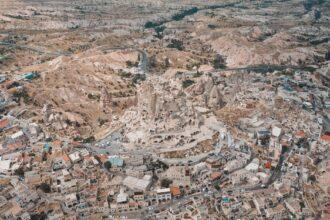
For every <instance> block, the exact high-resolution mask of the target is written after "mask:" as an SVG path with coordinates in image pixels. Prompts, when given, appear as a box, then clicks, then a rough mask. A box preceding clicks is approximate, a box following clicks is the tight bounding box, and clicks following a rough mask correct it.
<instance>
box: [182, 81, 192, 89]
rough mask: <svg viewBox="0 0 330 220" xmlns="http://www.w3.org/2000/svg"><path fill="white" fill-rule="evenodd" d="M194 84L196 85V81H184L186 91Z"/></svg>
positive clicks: (183, 85)
mask: <svg viewBox="0 0 330 220" xmlns="http://www.w3.org/2000/svg"><path fill="white" fill-rule="evenodd" d="M194 83H195V81H193V80H190V79H187V80H184V81H182V87H183V88H184V89H185V88H187V87H189V86H191V85H192V84H194Z"/></svg>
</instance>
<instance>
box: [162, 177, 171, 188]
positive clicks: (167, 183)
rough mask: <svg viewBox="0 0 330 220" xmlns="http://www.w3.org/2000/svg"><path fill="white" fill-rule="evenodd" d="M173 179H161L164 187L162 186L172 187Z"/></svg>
mask: <svg viewBox="0 0 330 220" xmlns="http://www.w3.org/2000/svg"><path fill="white" fill-rule="evenodd" d="M172 182H173V181H172V180H170V179H162V180H161V181H160V186H161V187H162V188H168V187H170V185H171V184H172Z"/></svg>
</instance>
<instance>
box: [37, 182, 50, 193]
mask: <svg viewBox="0 0 330 220" xmlns="http://www.w3.org/2000/svg"><path fill="white" fill-rule="evenodd" d="M38 188H39V189H41V190H42V191H43V192H44V193H50V191H51V189H50V186H49V185H48V184H47V183H41V184H40V185H39V186H38Z"/></svg>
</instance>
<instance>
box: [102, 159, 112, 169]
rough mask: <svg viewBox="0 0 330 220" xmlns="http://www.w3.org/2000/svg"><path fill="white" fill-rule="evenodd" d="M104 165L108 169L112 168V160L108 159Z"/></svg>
mask: <svg viewBox="0 0 330 220" xmlns="http://www.w3.org/2000/svg"><path fill="white" fill-rule="evenodd" d="M103 166H104V167H105V168H106V169H107V170H110V169H111V166H112V165H111V162H110V161H106V162H105V163H104V164H103Z"/></svg>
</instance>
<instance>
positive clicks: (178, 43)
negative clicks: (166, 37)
mask: <svg viewBox="0 0 330 220" xmlns="http://www.w3.org/2000/svg"><path fill="white" fill-rule="evenodd" d="M167 47H168V48H176V49H178V50H180V51H182V50H184V46H183V42H182V41H181V40H177V39H172V40H171V43H170V44H169V45H167Z"/></svg>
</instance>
